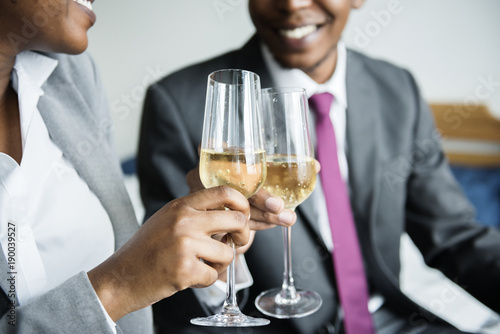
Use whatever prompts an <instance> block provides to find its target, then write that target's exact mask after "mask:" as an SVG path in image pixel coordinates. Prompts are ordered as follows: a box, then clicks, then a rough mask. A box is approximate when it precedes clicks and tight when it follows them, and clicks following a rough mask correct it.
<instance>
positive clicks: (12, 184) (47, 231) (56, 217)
mask: <svg viewBox="0 0 500 334" xmlns="http://www.w3.org/2000/svg"><path fill="white" fill-rule="evenodd" d="M57 63H58V62H57V60H54V59H52V58H49V57H46V56H43V55H41V54H38V53H34V52H30V51H26V52H23V53H21V54H19V55H18V56H17V57H16V63H15V65H14V69H13V72H12V86H13V88H14V89H15V91H16V92H17V94H18V100H19V112H20V121H21V137H22V149H23V155H22V161H21V164H20V165H18V164H17V162H16V161H15V160H14V159H12V158H11V157H10V156H8V155H7V154H4V153H0V244H1V245H2V249H3V252H4V254H5V256H6V258H7V259H8V258H9V255H12V254H8V253H9V252H8V231H9V227H10V228H11V230H10V231H12V227H14V228H15V232H16V242H15V244H16V245H15V251H14V252H15V263H14V264H13V265H14V267H11V271H12V272H16V273H17V275H16V294H17V298H18V301H19V304H20V305H24V304H28V303H29V302H30V300H32V299H33V298H36V297H38V296H40V295H42V294H43V293H45V292H47V291H48V290H50V289H52V288H54V287H56V286H57V285H59V284H61V283H62V282H64V281H65V280H67V279H68V278H70V277H71V276H73V275H75V274H77V273H79V272H81V271H89V270H90V269H92V268H94V267H95V266H97V265H98V264H100V263H101V262H103V261H104V260H105V259H106V258H108V257H109V256H110V255H111V254H112V253H113V252H114V244H115V240H114V233H113V228H112V225H111V222H110V219H109V217H108V214H107V213H106V211H105V210H104V208H103V206H102V205H101V203H100V201H99V199H98V198H97V197H96V196H95V194H94V193H93V192H92V191H91V190H90V189H89V187H88V186H87V184H86V183H85V181H83V180H82V179H81V178H80V176H79V175H78V173H77V172H76V170H75V169H74V167H73V166H72V165H71V163H70V162H69V161H68V160H66V158H65V157H64V155H63V153H62V152H61V150H60V149H59V148H58V147H57V146H56V145H55V144H54V143H53V142H52V140H51V138H50V135H49V133H48V131H47V127H46V126H45V123H44V121H43V119H42V117H41V115H40V112H39V110H38V108H37V104H38V100H39V98H40V97H41V96H42V95H43V94H44V92H43V89H42V86H43V84H44V83H45V82H46V81H47V79H48V78H49V76H50V75H51V73H52V72H53V71H54V69H55V68H56V66H57ZM11 250H12V249H11ZM8 262H11V261H8ZM105 314H106V316H107V318H108V321H109V320H110V318H109V316H108V315H107V313H105ZM111 323H112V322H111ZM112 328H114V325H113V326H112Z"/></svg>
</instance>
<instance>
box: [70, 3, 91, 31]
mask: <svg viewBox="0 0 500 334" xmlns="http://www.w3.org/2000/svg"><path fill="white" fill-rule="evenodd" d="M73 1H74V2H76V3H77V4H78V5H80V8H81V9H82V10H83V11H84V12H85V13H86V14H87V15H88V17H89V19H90V21H91V22H92V25H94V23H95V21H96V16H95V13H94V11H93V10H92V3H93V2H94V1H93V0H73Z"/></svg>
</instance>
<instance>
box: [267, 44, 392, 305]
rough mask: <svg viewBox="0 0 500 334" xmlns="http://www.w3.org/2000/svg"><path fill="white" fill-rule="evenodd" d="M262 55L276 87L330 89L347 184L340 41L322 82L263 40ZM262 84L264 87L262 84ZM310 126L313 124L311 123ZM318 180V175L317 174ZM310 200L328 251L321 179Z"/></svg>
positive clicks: (377, 301)
mask: <svg viewBox="0 0 500 334" xmlns="http://www.w3.org/2000/svg"><path fill="white" fill-rule="evenodd" d="M261 49H262V56H263V58H264V63H265V64H266V66H267V68H268V69H269V72H270V75H271V78H272V79H273V81H274V83H275V84H276V86H277V87H301V88H304V89H305V90H306V94H307V97H308V98H310V97H311V96H313V95H314V94H319V93H325V92H327V93H330V94H332V95H333V96H334V99H333V102H332V106H331V108H330V120H331V121H332V125H333V129H334V131H335V140H336V142H337V154H338V157H337V158H338V162H339V168H340V174H341V176H342V178H343V179H344V181H345V183H346V185H349V182H348V180H349V169H348V165H347V156H346V152H347V150H348V147H347V141H346V119H347V117H346V113H347V89H346V68H347V50H346V47H345V44H344V43H343V42H342V41H339V42H338V43H337V64H336V67H335V71H334V73H333V75H332V77H331V78H330V79H328V81H326V82H325V83H323V84H319V83H317V82H316V81H314V80H313V79H311V77H309V76H308V75H307V74H305V73H304V72H303V71H301V70H299V69H296V68H294V69H289V68H284V67H282V66H281V65H280V64H278V62H277V61H276V60H275V59H274V57H273V55H272V53H271V51H270V50H269V48H268V47H267V46H266V45H265V44H261ZM264 88H265V87H264ZM309 119H310V120H311V122H310V123H311V124H314V122H315V118H314V113H312V112H309ZM312 129H314V126H312ZM318 180H319V175H318ZM311 196H313V197H314V198H313V199H314V200H313V201H312V202H313V203H314V204H315V205H314V207H315V210H316V214H317V217H318V225H319V229H320V233H321V238H322V239H323V242H324V243H325V245H326V247H327V248H328V250H329V251H330V252H332V251H333V248H334V245H333V241H332V234H331V229H330V223H329V218H328V211H327V208H326V202H325V200H324V195H323V189H322V187H321V182H320V181H318V182H316V190H315V191H314V192H313V193H312V194H311ZM382 303H383V297H382V296H380V295H372V296H371V298H370V301H369V303H368V309H369V310H370V312H372V313H373V312H375V311H376V310H377V309H378V308H380V306H381V305H382Z"/></svg>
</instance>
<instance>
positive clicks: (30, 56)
mask: <svg viewBox="0 0 500 334" xmlns="http://www.w3.org/2000/svg"><path fill="white" fill-rule="evenodd" d="M57 64H58V61H57V60H56V59H53V58H50V57H47V56H45V55H42V54H40V53H36V52H33V51H24V52H21V53H20V54H18V55H17V57H16V62H15V64H14V71H13V76H12V81H13V87H14V89H15V90H16V91H17V90H18V89H19V80H20V77H23V79H25V80H26V81H27V82H29V84H30V85H31V86H32V87H36V88H39V89H41V88H42V86H43V84H44V83H45V82H46V81H47V79H48V78H49V77H50V75H51V74H52V72H54V69H55V68H56V66H57Z"/></svg>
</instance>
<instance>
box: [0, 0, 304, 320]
mask: <svg viewBox="0 0 500 334" xmlns="http://www.w3.org/2000/svg"><path fill="white" fill-rule="evenodd" d="M92 2H93V1H92ZM41 17H42V18H43V17H46V18H47V21H44V22H45V23H44V24H43V25H42V24H37V22H41V21H40V18H41ZM26 20H27V21H28V22H29V23H30V24H31V26H32V27H34V29H31V30H29V29H27V28H26V26H25V25H26ZM37 20H38V21H37ZM94 21H95V14H94V13H93V12H92V11H89V10H87V9H86V8H85V7H84V6H81V5H79V4H77V3H76V2H74V1H73V0H23V1H17V2H12V1H10V0H4V1H0V152H3V153H6V154H8V155H9V156H11V157H12V158H13V159H14V160H15V161H17V163H21V160H22V155H23V152H22V144H21V128H20V124H19V105H18V97H17V94H16V93H15V91H14V90H13V88H12V85H11V82H10V77H11V73H12V70H13V67H14V64H15V60H16V56H17V55H18V54H19V53H21V52H23V51H25V50H35V51H47V52H57V53H68V54H78V53H81V52H83V51H84V50H85V49H86V48H87V44H88V40H87V31H88V29H89V28H90V27H91V26H92V25H93V24H94ZM13 36H14V37H13ZM268 198H269V197H264V198H258V199H256V202H257V203H258V207H261V208H264V209H263V210H264V211H263V212H262V213H261V216H263V215H264V212H267V213H269V215H271V216H269V217H274V216H275V215H279V213H280V212H281V211H282V210H283V203H282V202H279V201H280V200H279V201H278V203H277V205H274V206H271V207H270V208H269V207H268V206H266V203H268V201H267V199H268ZM275 204H276V203H275ZM223 208H229V209H230V210H224V209H223ZM249 220H250V205H249V203H248V201H247V200H246V199H245V197H244V196H243V195H241V194H240V193H239V192H238V191H236V190H234V189H232V188H229V187H216V188H211V189H203V190H200V191H197V192H194V193H192V194H190V195H189V196H186V197H182V198H179V199H176V200H174V201H171V202H169V203H167V204H166V205H165V206H164V207H163V208H162V209H160V210H159V211H158V212H157V213H156V214H154V215H153V216H152V217H151V218H150V219H149V220H148V221H147V222H145V223H144V225H143V226H142V227H141V228H140V229H139V231H138V232H137V233H135V234H134V235H133V236H132V238H131V239H130V240H129V241H128V242H127V243H126V244H125V245H123V246H122V247H121V248H120V249H119V250H117V251H116V252H115V253H114V254H113V255H112V256H110V257H109V258H108V259H107V260H106V261H104V262H103V263H101V264H100V265H98V266H97V267H95V268H94V269H92V270H91V271H89V272H88V273H87V275H88V277H89V280H90V282H91V284H92V286H93V288H94V290H95V292H96V294H97V296H98V297H99V299H100V300H101V302H102V304H103V306H104V308H105V309H106V311H107V312H108V314H109V315H110V317H111V318H112V319H113V320H114V321H116V320H118V319H120V318H121V317H123V316H124V315H126V314H128V313H130V312H133V311H137V310H139V309H141V308H144V307H146V306H149V305H151V304H153V303H155V302H157V301H159V300H161V299H163V298H167V297H169V296H171V295H172V294H174V293H176V292H177V291H180V290H183V289H186V288H188V287H206V286H210V285H212V284H213V283H214V282H215V281H216V280H217V277H218V276H219V274H221V273H223V272H224V271H225V269H226V267H227V266H228V265H229V263H230V262H231V261H232V259H233V252H232V248H231V247H229V246H228V245H226V244H224V243H222V242H220V241H218V240H217V239H215V238H213V236H215V235H224V234H227V233H230V234H231V236H232V240H233V242H234V244H235V245H236V246H237V247H241V246H244V245H246V244H247V243H248V241H249V239H250V228H249V225H250V224H249ZM275 221H276V220H275V219H272V218H269V219H264V221H261V222H260V223H262V224H268V226H267V227H273V226H275V225H274V224H275V223H274V222H275ZM294 222H295V216H293V217H292V219H290V220H289V221H288V224H289V225H292V224H293V223H294ZM200 259H202V260H204V262H202V261H200Z"/></svg>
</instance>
